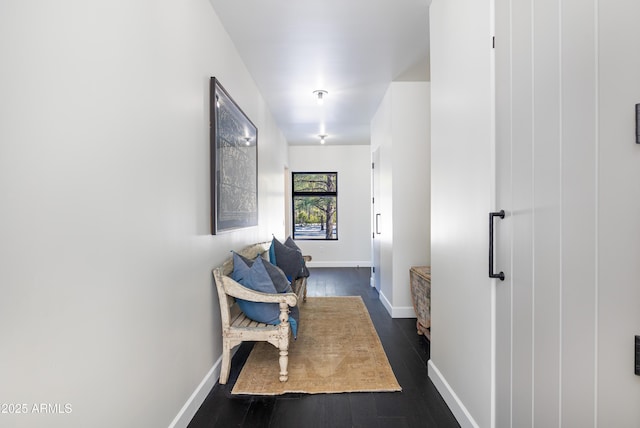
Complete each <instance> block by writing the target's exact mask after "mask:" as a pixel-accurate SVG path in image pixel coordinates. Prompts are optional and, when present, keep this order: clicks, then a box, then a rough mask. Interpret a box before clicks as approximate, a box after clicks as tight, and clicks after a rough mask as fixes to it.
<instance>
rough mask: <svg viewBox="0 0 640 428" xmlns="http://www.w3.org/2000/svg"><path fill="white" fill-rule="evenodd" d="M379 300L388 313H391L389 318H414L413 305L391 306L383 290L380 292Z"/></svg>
mask: <svg viewBox="0 0 640 428" xmlns="http://www.w3.org/2000/svg"><path fill="white" fill-rule="evenodd" d="M380 301H381V302H382V305H383V306H384V308H385V309H386V310H387V312H388V313H389V315H391V318H416V311H415V310H414V309H413V306H393V305H392V304H391V302H389V299H387V296H385V295H384V293H383V292H380Z"/></svg>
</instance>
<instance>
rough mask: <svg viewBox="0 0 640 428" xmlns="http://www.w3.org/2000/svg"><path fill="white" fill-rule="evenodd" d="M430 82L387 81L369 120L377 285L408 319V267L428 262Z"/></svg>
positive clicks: (393, 312) (389, 304)
mask: <svg viewBox="0 0 640 428" xmlns="http://www.w3.org/2000/svg"><path fill="white" fill-rule="evenodd" d="M429 116H430V84H429V82H392V83H391V84H390V86H389V88H388V89H387V92H386V93H385V96H384V98H383V100H382V102H381V104H380V107H378V110H377V111H376V114H375V115H374V117H373V119H372V121H371V134H372V137H371V151H372V152H373V151H375V150H376V149H380V161H379V163H380V165H377V166H376V168H378V169H379V174H380V175H379V177H380V198H379V199H380V201H379V202H377V203H376V205H377V206H376V211H379V212H380V213H381V216H380V231H381V233H380V235H376V239H380V253H381V254H380V265H381V266H380V267H379V268H380V270H381V272H380V275H381V282H382V284H380V285H381V287H380V292H381V299H382V301H383V303H385V306H386V308H387V310H388V311H389V312H390V314H391V315H392V316H393V317H414V316H415V312H414V310H413V303H412V300H411V291H410V287H409V270H410V268H411V266H423V265H429V264H430V262H431V255H430V240H431V237H430V236H431V235H430V192H431V187H430V170H431V169H430V165H431V162H430V136H431V135H430V120H429Z"/></svg>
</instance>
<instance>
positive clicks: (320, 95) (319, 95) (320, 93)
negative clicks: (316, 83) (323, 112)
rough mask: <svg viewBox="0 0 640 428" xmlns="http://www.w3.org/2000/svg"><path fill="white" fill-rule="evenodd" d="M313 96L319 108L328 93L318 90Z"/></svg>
mask: <svg viewBox="0 0 640 428" xmlns="http://www.w3.org/2000/svg"><path fill="white" fill-rule="evenodd" d="M313 93H314V95H315V96H316V98H317V102H318V105H319V106H321V105H323V104H324V98H325V97H326V96H327V94H328V92H327V91H325V90H324V89H318V90H316V91H313Z"/></svg>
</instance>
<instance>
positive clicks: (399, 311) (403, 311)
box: [391, 306, 416, 318]
mask: <svg viewBox="0 0 640 428" xmlns="http://www.w3.org/2000/svg"><path fill="white" fill-rule="evenodd" d="M391 318H416V311H415V310H414V309H413V306H395V307H394V308H393V310H392V314H391Z"/></svg>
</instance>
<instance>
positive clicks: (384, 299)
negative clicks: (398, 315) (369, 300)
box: [379, 291, 393, 318]
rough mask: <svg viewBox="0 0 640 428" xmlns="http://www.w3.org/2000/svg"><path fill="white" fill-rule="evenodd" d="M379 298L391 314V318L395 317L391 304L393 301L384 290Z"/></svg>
mask: <svg viewBox="0 0 640 428" xmlns="http://www.w3.org/2000/svg"><path fill="white" fill-rule="evenodd" d="M379 299H380V301H381V302H382V305H383V306H384V308H385V309H386V310H387V312H388V313H389V315H391V318H393V306H392V305H391V302H390V301H389V300H388V299H387V296H385V295H384V293H383V292H382V291H380V294H379Z"/></svg>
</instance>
